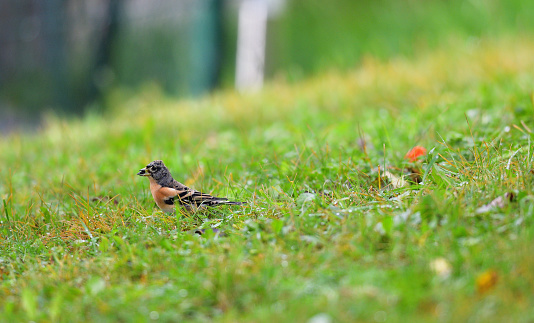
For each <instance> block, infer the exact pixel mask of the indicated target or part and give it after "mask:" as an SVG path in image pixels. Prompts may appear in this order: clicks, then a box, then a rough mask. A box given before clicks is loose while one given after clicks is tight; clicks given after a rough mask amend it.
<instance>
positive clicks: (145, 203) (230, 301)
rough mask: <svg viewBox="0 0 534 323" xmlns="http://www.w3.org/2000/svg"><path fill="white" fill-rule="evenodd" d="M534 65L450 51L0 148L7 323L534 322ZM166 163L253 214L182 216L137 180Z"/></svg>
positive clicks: (510, 43) (508, 53)
mask: <svg viewBox="0 0 534 323" xmlns="http://www.w3.org/2000/svg"><path fill="white" fill-rule="evenodd" d="M532 53H534V42H533V41H532V39H531V38H528V37H524V38H522V37H520V36H516V37H514V38H510V39H506V38H502V39H501V40H491V39H485V38H483V39H477V40H474V39H472V40H469V41H460V40H450V41H449V42H448V43H446V44H444V45H443V46H442V47H441V48H440V49H438V50H435V51H429V52H424V53H419V54H417V55H415V57H413V58H410V59H401V58H392V59H389V60H376V59H373V58H372V57H366V58H365V59H364V60H363V63H362V64H361V66H360V67H359V68H358V69H354V70H351V71H348V72H346V73H344V74H340V73H334V72H332V73H325V74H323V75H320V76H318V77H316V78H313V79H310V80H307V81H304V82H301V83H296V84H286V83H284V81H278V82H273V83H271V84H269V85H268V86H267V88H266V89H265V90H264V91H262V92H260V93H257V94H248V95H244V94H237V93H234V92H223V93H217V94H214V95H212V96H210V97H207V98H204V99H202V100H199V101H190V102H184V101H180V102H176V101H174V100H170V99H168V98H166V97H165V96H164V95H162V94H161V92H160V91H159V90H158V89H157V87H155V86H154V87H153V86H150V85H147V86H146V87H145V88H144V90H143V91H141V92H140V93H130V92H128V91H117V92H115V93H114V94H113V95H110V96H109V97H108V99H107V100H108V102H107V103H108V104H109V106H112V107H113V110H112V111H110V112H108V113H107V114H106V115H104V116H101V115H88V116H87V117H86V118H84V119H83V120H58V119H55V118H53V117H50V118H49V121H48V122H47V125H46V126H45V127H44V128H43V129H42V130H40V131H39V132H38V133H35V134H13V135H10V136H9V137H4V138H1V139H0V151H1V154H0V177H1V181H0V198H1V200H2V202H1V203H2V204H1V205H0V211H1V212H0V221H1V222H0V223H1V226H0V321H2V322H16V321H39V322H58V321H60V322H73V321H95V322H115V321H150V320H160V321H174V322H176V321H182V320H188V321H206V320H216V321H223V322H225V321H226V322H238V321H239V322H243V321H251V322H271V321H274V320H278V321H284V322H294V321H296V322H306V321H309V322H323V323H325V322H337V321H342V322H355V321H376V322H386V321H387V322H400V321H402V322H418V321H429V320H430V321H452V322H459V321H460V322H461V321H474V322H484V321H486V322H487V321H506V322H510V321H515V322H531V321H532V320H533V319H534V271H533V270H532V268H534V257H533V255H532V250H531V249H530V248H531V247H532V244H533V242H534V230H533V221H534V203H533V202H534V192H533V183H534V171H533V170H532V158H533V154H534V149H533V145H532V143H531V132H532V129H534V114H533V112H534V97H533V89H534V74H532V71H534V55H532ZM416 145H419V146H423V147H425V148H426V149H427V151H428V152H427V154H426V155H424V156H421V157H419V159H418V160H417V161H413V162H412V161H409V160H407V159H405V158H404V156H405V154H406V153H407V152H408V151H409V150H410V149H411V148H412V147H414V146H416ZM154 159H162V160H164V161H165V163H166V164H167V166H169V168H170V169H171V171H172V173H173V175H174V177H175V178H176V179H178V180H180V181H182V182H184V183H186V184H187V185H191V186H192V187H194V188H196V189H200V190H203V191H205V192H210V193H213V194H216V195H220V196H227V197H230V198H231V199H235V200H240V201H247V202H248V204H247V206H245V207H223V208H219V209H216V210H213V211H206V212H199V213H196V214H193V215H190V214H178V215H176V216H169V215H165V214H163V213H162V212H161V211H159V210H158V209H157V208H156V207H155V205H154V202H153V200H152V199H151V196H150V193H149V190H148V181H146V179H145V178H140V177H138V176H136V175H135V174H136V172H137V171H138V170H139V169H140V168H142V167H144V166H145V165H146V164H147V163H148V162H150V161H152V160H154ZM414 182H418V183H414ZM200 227H203V228H209V227H217V228H219V229H221V230H223V231H224V233H225V234H224V235H222V236H219V235H215V234H213V232H209V231H208V233H206V234H205V235H202V236H199V235H196V234H192V233H191V232H190V231H191V230H193V229H196V228H200Z"/></svg>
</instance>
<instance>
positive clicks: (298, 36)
mask: <svg viewBox="0 0 534 323" xmlns="http://www.w3.org/2000/svg"><path fill="white" fill-rule="evenodd" d="M270 3H271V5H272V7H276V8H277V10H274V12H275V13H273V14H272V15H270V17H269V22H268V35H267V49H266V52H267V55H266V67H265V74H266V78H267V79H272V78H283V79H286V80H289V81H295V80H300V79H302V78H306V77H308V76H310V75H313V74H316V73H320V72H321V71H324V70H327V69H332V68H335V69H340V70H343V69H347V68H351V67H354V66H357V65H358V63H359V62H360V61H361V60H362V58H363V57H365V55H372V56H374V57H378V58H382V59H387V58H390V57H394V56H398V55H402V56H407V55H408V56H409V55H412V54H414V53H416V52H418V51H421V50H425V49H432V48H435V47H436V46H446V44H447V40H448V39H450V38H456V39H458V38H460V39H465V41H468V42H476V41H477V38H478V37H481V36H484V37H493V36H495V37H497V36H501V35H503V34H516V33H523V34H525V35H530V34H531V33H532V31H533V30H534V2H533V1H524V0H509V1H504V0H472V1H465V0H449V1H443V0H379V1H370V0H332V1H326V2H325V1H319V0H288V1H280V0H279V1H270ZM1 6H2V8H1V10H0V27H1V28H0V30H1V31H0V46H1V47H2V54H1V55H0V120H3V121H0V129H4V130H5V129H8V130H9V129H10V128H12V127H13V124H16V123H17V122H20V121H21V120H27V119H36V116H38V115H39V113H36V112H43V111H50V110H53V111H55V113H56V114H64V113H77V114H80V113H83V112H84V111H87V110H88V109H89V110H105V109H106V106H105V103H104V102H105V100H102V98H103V97H105V96H106V95H108V94H109V93H110V92H112V91H114V90H115V89H118V88H120V89H122V90H124V89H126V90H130V91H132V92H135V91H137V90H138V89H140V88H141V87H143V86H145V85H146V84H157V86H159V87H160V88H161V89H162V90H163V91H164V92H165V93H166V94H168V95H171V96H174V97H190V96H197V95H201V94H203V93H206V92H208V91H212V90H215V89H218V88H231V87H233V85H234V75H235V65H236V64H235V61H236V58H235V57H236V39H237V11H238V6H239V2H238V1H223V0H198V1H170V0H159V1H145V0H131V1H120V0H107V1H95V2H84V1H81V0H68V1H60V0H51V1H46V2H40V1H36V0H22V1H7V2H3V3H2V5H1Z"/></svg>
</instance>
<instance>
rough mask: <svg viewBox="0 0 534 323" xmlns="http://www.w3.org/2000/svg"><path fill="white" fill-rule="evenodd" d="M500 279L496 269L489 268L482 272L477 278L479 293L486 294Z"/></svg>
mask: <svg viewBox="0 0 534 323" xmlns="http://www.w3.org/2000/svg"><path fill="white" fill-rule="evenodd" d="M498 280H499V275H498V274H497V272H496V271H495V270H487V271H485V272H483V273H482V274H480V275H478V277H477V280H476V285H477V292H478V293H479V294H485V293H487V292H489V291H490V290H491V289H493V288H494V287H495V285H496V284H497V281H498Z"/></svg>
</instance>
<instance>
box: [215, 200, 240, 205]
mask: <svg viewBox="0 0 534 323" xmlns="http://www.w3.org/2000/svg"><path fill="white" fill-rule="evenodd" d="M219 203H221V204H226V205H245V204H247V202H236V201H221V202H219Z"/></svg>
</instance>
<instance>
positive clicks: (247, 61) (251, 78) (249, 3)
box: [235, 0, 268, 91]
mask: <svg viewBox="0 0 534 323" xmlns="http://www.w3.org/2000/svg"><path fill="white" fill-rule="evenodd" d="M267 15H268V6H267V1H266V0H243V1H242V2H241V4H240V6H239V23H238V31H237V58H236V78H235V86H236V88H237V89H238V90H240V91H255V90H259V89H261V87H262V86H263V67H264V64H265V42H266V33H267Z"/></svg>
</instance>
